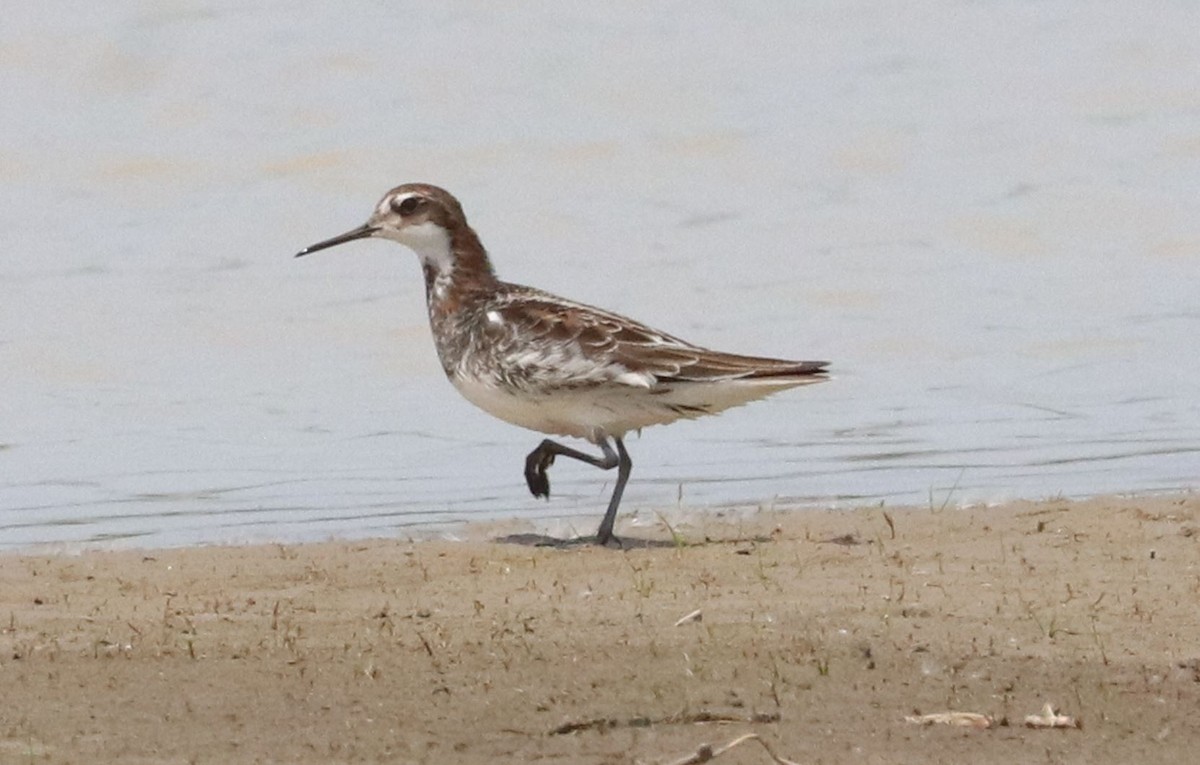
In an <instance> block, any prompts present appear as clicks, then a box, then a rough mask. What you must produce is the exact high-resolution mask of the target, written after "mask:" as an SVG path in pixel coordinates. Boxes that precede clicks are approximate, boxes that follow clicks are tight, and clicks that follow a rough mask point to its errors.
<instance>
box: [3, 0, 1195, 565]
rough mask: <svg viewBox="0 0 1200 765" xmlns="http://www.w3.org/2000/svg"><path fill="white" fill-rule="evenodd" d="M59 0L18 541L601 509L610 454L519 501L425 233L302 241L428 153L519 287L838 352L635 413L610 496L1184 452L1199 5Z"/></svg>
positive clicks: (1149, 479) (757, 489)
mask: <svg viewBox="0 0 1200 765" xmlns="http://www.w3.org/2000/svg"><path fill="white" fill-rule="evenodd" d="M47 8H48V7H47ZM418 8H419V12H418ZM41 9H42V6H41V5H39V4H35V3H17V4H11V7H8V8H6V10H5V21H4V24H3V25H0V93H2V94H3V99H2V100H3V108H2V109H0V244H2V247H0V400H2V401H3V408H2V410H0V411H2V415H0V548H14V547H21V546H28V545H45V544H49V545H58V544H67V545H74V544H78V543H90V544H95V543H98V542H108V543H119V544H130V543H133V544H145V545H177V544H191V543H198V542H218V541H247V540H264V539H273V540H301V539H313V538H322V537H326V536H329V535H341V536H362V535H377V534H385V535H387V534H405V533H409V531H410V530H412V529H413V528H414V527H421V528H428V527H430V525H431V524H432V525H435V526H436V525H439V524H446V523H452V522H456V521H459V520H463V519H490V518H502V517H526V518H531V519H535V520H536V521H537V522H538V523H539V524H542V525H547V524H550V525H557V526H558V527H562V526H575V527H577V528H579V529H580V530H581V531H590V530H591V529H592V527H593V526H594V525H595V524H596V523H597V522H598V520H599V517H600V514H601V510H602V507H603V504H604V501H605V499H606V492H607V491H608V488H609V485H608V484H607V483H606V481H607V480H608V479H610V478H611V477H610V476H608V475H607V474H601V473H599V472H598V471H595V470H593V469H591V468H588V467H586V466H581V465H575V464H572V463H569V462H567V463H561V464H559V465H558V466H557V467H556V468H555V471H554V473H553V478H554V481H555V483H554V489H555V497H554V499H553V500H552V501H551V502H550V503H546V502H543V501H538V500H535V499H533V498H532V497H530V496H529V495H528V493H527V492H526V490H525V487H524V482H523V480H522V478H521V466H522V464H523V459H524V455H525V453H526V452H527V451H528V450H529V449H531V448H533V446H535V445H536V443H537V441H538V439H539V438H540V436H538V435H536V434H533V433H530V432H526V431H522V430H520V429H517V428H514V427H511V426H508V425H504V424H503V423H499V422H495V421H493V420H491V419H489V418H488V417H487V416H486V415H484V414H482V413H479V412H477V411H475V410H473V409H472V408H471V407H470V405H468V404H467V403H465V402H464V401H462V400H461V399H460V398H459V397H458V396H457V394H456V393H455V392H454V391H453V389H452V388H451V387H450V385H449V384H448V383H447V382H446V381H445V380H444V379H443V378H442V376H441V372H440V370H439V368H438V366H437V363H436V361H435V358H434V354H433V349H432V345H431V343H430V340H429V338H428V330H427V328H426V326H425V318H424V305H423V287H422V284H421V277H420V273H419V268H418V267H417V264H416V261H415V257H414V256H412V255H411V254H410V253H408V252H407V251H406V250H403V249H402V248H400V247H399V246H396V245H392V244H389V243H386V242H369V243H361V244H356V245H352V246H347V247H344V248H340V249H338V250H333V251H329V252H326V253H321V254H320V255H314V256H313V257H311V258H306V259H305V260H303V261H294V260H292V257H291V256H292V254H293V253H294V252H295V251H296V250H297V249H299V248H300V247H302V246H304V245H307V244H309V243H311V242H313V241H316V240H317V239H321V238H324V237H326V236H329V235H332V234H335V233H339V232H341V231H343V230H345V229H347V228H350V227H352V226H354V225H357V224H359V223H360V222H361V221H362V220H363V219H364V218H365V217H366V215H367V214H368V212H369V211H370V208H371V206H372V205H373V204H374V202H375V201H376V199H377V197H378V196H379V195H380V194H381V193H382V192H383V191H384V190H385V189H387V188H388V187H390V186H392V185H395V184H397V183H400V182H403V181H410V180H424V181H430V182H434V183H438V184H440V185H443V186H446V187H447V188H449V189H451V190H452V191H454V192H455V193H456V194H457V195H458V196H459V197H460V198H461V199H462V200H463V202H464V204H465V205H466V208H467V211H468V214H469V215H470V217H471V220H472V222H473V224H474V225H475V227H476V228H477V230H478V231H479V232H480V233H481V235H482V237H483V239H484V241H485V243H487V244H488V246H489V248H490V249H491V252H492V255H493V257H494V259H495V261H496V263H497V266H498V269H499V271H500V273H501V275H502V276H505V277H507V278H509V279H511V280H514V281H519V282H530V283H535V284H537V285H538V286H542V287H545V288H548V289H551V290H553V291H556V292H560V293H563V294H566V295H568V296H571V297H574V298H576V299H581V300H585V301H587V302H592V303H598V304H601V305H604V306H606V307H610V308H613V309H615V310H619V311H622V312H625V313H629V314H631V315H634V316H636V317H638V318H640V319H643V320H645V321H648V322H650V323H651V324H655V325H658V326H660V327H662V328H663V329H665V330H668V331H671V332H674V333H677V334H680V335H683V336H685V337H687V338H689V339H692V340H695V341H697V342H701V343H704V344H707V345H711V346H715V347H719V348H727V349H730V350H733V349H739V350H743V351H745V352H747V353H759V354H772V355H782V356H795V357H803V358H828V359H831V360H833V361H834V363H835V373H836V375H837V379H836V380H834V381H833V382H830V383H828V384H826V385H822V386H817V387H814V388H808V389H801V390H797V391H792V392H789V393H785V394H783V395H780V396H778V397H777V398H775V399H773V400H771V401H769V402H765V403H760V404H757V405H753V406H750V407H747V408H744V409H741V410H737V411H734V412H730V413H728V414H726V415H725V416H723V417H720V418H716V419H710V420H705V421H700V422H690V423H681V424H678V425H675V426H672V427H671V428H666V429H651V430H648V431H646V433H645V434H644V437H643V438H642V439H634V440H633V441H631V442H630V444H629V445H630V449H631V452H632V455H633V459H634V465H635V467H634V473H633V481H632V482H631V484H630V489H629V491H628V493H627V495H626V500H625V504H624V509H626V510H627V511H632V510H638V509H640V510H642V511H643V512H647V513H652V512H653V511H654V510H655V509H657V508H664V507H667V508H670V507H675V506H676V504H677V502H678V499H679V495H680V493H681V492H682V496H683V501H684V503H685V504H687V505H688V506H692V507H700V508H704V507H712V506H718V505H723V504H729V503H741V504H750V505H755V504H767V503H784V502H789V503H790V502H795V503H801V504H808V503H814V504H819V505H828V504H844V503H858V502H868V501H869V502H876V501H880V500H883V501H886V502H888V503H908V502H917V503H924V502H927V501H929V498H930V495H931V493H932V495H933V496H934V497H935V498H936V501H938V502H941V501H943V500H944V499H946V498H950V499H951V501H953V502H976V501H994V500H1001V499H1005V498H1010V497H1014V496H1021V497H1041V496H1046V495H1053V494H1060V493H1061V494H1067V495H1076V494H1091V493H1099V492H1111V491H1139V492H1140V491H1158V490H1168V489H1179V488H1194V487H1196V485H1197V483H1198V480H1197V476H1198V475H1200V472H1198V470H1197V467H1198V465H1200V297H1198V296H1200V65H1198V64H1197V62H1200V35H1197V34H1196V30H1197V29H1200V7H1198V6H1197V5H1196V4H1195V3H1185V2H1179V3H1171V2H1149V3H1139V4H1127V3H1125V4H1122V3H1112V4H1098V3H1090V2H1060V3H1054V2H1049V3H989V2H965V1H963V0H959V1H956V2H941V3H936V2H935V3H924V4H919V5H918V6H917V7H904V8H902V7H901V6H898V5H890V4H882V5H880V4H873V3H861V4H855V3H847V2H844V1H843V0H833V1H831V2H826V3H804V4H794V3H783V2H780V3H777V4H771V3H760V4H757V5H755V6H754V7H753V8H749V9H746V8H741V9H735V8H734V7H733V6H730V5H729V4H725V3H716V2H713V3H701V4H697V3H694V2H688V3H674V4H659V5H657V6H655V8H654V9H653V10H647V9H646V8H645V7H644V6H643V4H639V3H627V4H618V5H616V6H612V5H599V6H596V7H595V8H594V9H591V10H586V9H576V10H568V9H567V8H565V7H563V5H562V4H560V3H553V2H546V3H527V4H521V5H520V6H518V7H515V8H513V7H506V8H504V9H501V8H499V7H492V6H489V5H487V4H447V5H444V6H443V5H439V4H434V5H433V6H430V5H429V4H423V5H420V6H417V5H412V4H403V3H397V4H379V3H366V2H363V3H344V4H323V3H304V2H300V3H296V2H290V3H274V4H272V3H261V4H256V5H254V6H253V8H250V7H248V6H246V5H245V4H243V3H235V2H207V3H206V2H174V3H171V2H167V3H141V2H111V3H103V4H95V5H94V6H89V5H82V6H78V7H75V8H74V9H73V11H72V13H71V14H69V15H68V14H65V13H63V12H61V11H56V10H41Z"/></svg>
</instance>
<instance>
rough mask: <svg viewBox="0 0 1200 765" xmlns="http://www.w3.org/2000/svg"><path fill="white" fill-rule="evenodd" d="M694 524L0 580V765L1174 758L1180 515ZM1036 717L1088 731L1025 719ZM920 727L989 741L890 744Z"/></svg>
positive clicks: (1183, 648) (144, 564)
mask: <svg viewBox="0 0 1200 765" xmlns="http://www.w3.org/2000/svg"><path fill="white" fill-rule="evenodd" d="M693 521H694V522H693V523H690V524H677V525H675V526H674V527H672V528H666V527H665V526H663V527H661V528H658V529H652V528H638V529H626V533H627V542H628V543H629V544H630V549H626V550H611V549H595V548H591V547H586V546H572V547H565V548H554V547H537V546H533V545H532V544H530V543H529V542H530V539H529V538H527V537H521V536H519V535H514V534H511V532H512V531H513V529H511V528H507V529H505V528H499V527H491V528H477V529H474V530H473V531H472V534H473V535H474V536H476V537H477V539H478V541H465V542H445V541H419V542H412V541H400V540H377V541H367V542H329V543H322V544H309V545H297V546H279V545H265V546H253V547H203V548H193V549H171V550H140V551H120V552H87V553H83V554H79V555H56V554H37V555H7V556H3V557H0V582H2V583H3V587H2V588H0V605H2V606H3V610H2V611H0V625H2V633H0V687H3V688H4V691H5V694H4V695H5V703H4V705H3V706H2V707H0V762H3V763H9V762H20V763H26V762H28V763H41V762H47V763H59V762H123V763H192V762H200V763H203V762H295V763H331V762H376V761H387V762H466V763H476V762H478V763H483V762H498V761H499V762H516V761H530V760H547V761H551V762H596V763H599V762H630V761H636V762H647V763H658V762H662V763H668V762H675V761H679V760H681V759H682V758H686V757H688V756H689V755H697V752H698V748H699V747H701V745H703V744H705V743H711V744H713V745H715V746H718V747H719V746H720V745H722V744H724V743H727V742H729V741H732V740H734V739H736V738H737V737H739V736H741V735H742V734H745V733H751V732H752V733H756V734H758V736H760V737H761V739H762V740H763V741H764V742H766V743H768V744H769V745H770V747H771V749H772V750H773V751H774V752H775V753H776V754H777V755H778V756H780V757H783V758H787V759H788V760H791V761H794V762H798V763H816V762H850V761H853V762H887V763H897V762H914V763H915V762H920V763H930V762H996V763H1000V762H1003V763H1012V762H1033V761H1036V762H1080V763H1083V762H1088V763H1097V762H1114V763H1116V762H1122V763H1127V762H1151V761H1153V762H1172V761H1179V762H1183V761H1190V760H1191V759H1192V757H1193V756H1194V753H1195V752H1196V751H1197V750H1198V748H1200V716H1198V715H1197V714H1196V710H1197V709H1200V605H1198V604H1200V498H1198V497H1196V496H1193V495H1174V496H1160V497H1149V498H1134V499H1126V498H1119V497H1106V498H1097V499H1092V500H1088V501H1083V502H1067V501H1045V502H1039V503H1025V502H1017V503H1012V504H1006V505H1003V506H999V507H989V508H969V509H950V508H937V507H931V508H878V507H877V508H864V509H860V510H854V511H828V512H826V511H796V512H771V513H767V512H762V513H754V514H748V515H737V516H734V515H727V516H724V517H721V516H716V515H713V514H707V515H705V514H698V515H696V516H694V517H693ZM620 531H621V528H620V526H619V527H618V532H620ZM497 535H500V536H501V537H502V538H501V539H500V541H494V539H493V538H494V537H496V536H497ZM504 535H509V536H506V537H505V536H504ZM647 541H648V542H650V544H638V543H639V542H647ZM697 611H699V615H698V616H694V617H693V618H691V619H684V617H686V616H688V615H689V614H694V612H697ZM681 620H682V621H681ZM1046 703H1050V704H1052V705H1053V706H1054V707H1056V708H1058V709H1059V710H1060V711H1061V712H1062V713H1063V714H1065V715H1069V716H1071V717H1074V718H1076V719H1077V720H1078V721H1080V722H1081V723H1082V728H1079V729H1076V728H1070V729H1063V730H1039V729H1033V728H1028V727H1025V725H1024V724H1023V720H1024V718H1025V716H1026V715H1028V714H1032V713H1036V712H1038V711H1039V710H1041V709H1042V707H1043V705H1044V704H1046ZM943 711H958V712H973V713H979V714H981V715H986V716H988V718H990V720H991V723H992V724H991V727H988V728H969V727H954V726H949V725H928V726H922V725H918V724H914V723H911V722H908V721H906V717H910V716H914V715H919V714H928V713H935V712H943ZM702 755H703V753H700V755H697V759H696V761H700V759H702ZM717 759H718V761H721V762H729V763H735V762H744V763H755V762H763V763H767V762H770V759H769V757H768V754H767V753H766V751H765V750H763V749H761V748H759V747H758V746H757V745H756V744H755V743H754V742H748V743H747V744H746V745H744V746H740V747H737V748H736V749H734V750H731V751H729V752H727V753H725V754H722V755H720V756H719V757H718V758H717Z"/></svg>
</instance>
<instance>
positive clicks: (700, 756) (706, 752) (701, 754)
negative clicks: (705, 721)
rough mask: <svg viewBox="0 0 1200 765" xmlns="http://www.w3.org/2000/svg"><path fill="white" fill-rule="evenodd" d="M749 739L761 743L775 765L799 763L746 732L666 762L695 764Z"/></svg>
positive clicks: (721, 753)
mask: <svg viewBox="0 0 1200 765" xmlns="http://www.w3.org/2000/svg"><path fill="white" fill-rule="evenodd" d="M751 740H753V741H757V742H758V743H760V744H762V748H763V749H765V750H766V751H767V756H769V757H770V758H771V760H772V761H773V762H774V763H775V765H799V764H798V763H795V762H792V761H791V760H785V759H784V758H782V757H780V756H779V755H777V754H775V752H774V751H772V749H771V747H770V745H768V744H767V742H766V741H763V740H762V739H761V738H759V737H758V734H757V733H747V734H745V735H744V736H738V737H737V738H735V739H734V740H733V741H730V742H729V743H728V744H726V745H725V746H722V747H718V748H716V749H713V746H712V744H701V745H700V748H699V749H697V750H696V751H695V752H693V753H692V754H689V755H688V756H686V757H683V758H682V759H678V760H672V761H671V762H670V763H668V765H695V764H696V763H699V762H708V761H709V760H712V759H715V758H717V757H720V756H721V755H723V754H725V753H726V752H728V751H729V750H730V749H733V748H734V747H735V746H739V745H741V744H744V743H745V742H747V741H751Z"/></svg>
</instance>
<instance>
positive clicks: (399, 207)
mask: <svg viewBox="0 0 1200 765" xmlns="http://www.w3.org/2000/svg"><path fill="white" fill-rule="evenodd" d="M422 201H423V200H422V199H421V198H420V197H405V198H404V201H402V202H400V203H399V204H396V203H395V202H392V209H393V210H395V211H396V212H398V213H400V214H401V215H412V214H413V213H415V212H416V211H417V208H418V207H420V206H421V202H422Z"/></svg>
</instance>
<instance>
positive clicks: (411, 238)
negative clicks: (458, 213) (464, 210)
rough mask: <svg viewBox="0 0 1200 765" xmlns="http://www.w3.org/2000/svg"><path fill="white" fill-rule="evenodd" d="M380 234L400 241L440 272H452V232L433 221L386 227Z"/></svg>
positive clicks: (385, 237) (424, 262)
mask: <svg viewBox="0 0 1200 765" xmlns="http://www.w3.org/2000/svg"><path fill="white" fill-rule="evenodd" d="M379 236H380V237H382V238H384V239H391V240H392V241H393V242H399V243H400V244H402V245H404V246H405V247H407V248H409V249H410V250H412V251H413V252H415V253H417V257H419V258H420V259H421V263H422V264H423V265H426V266H430V267H432V268H433V269H434V271H435V272H437V273H440V274H448V273H450V270H451V268H452V267H453V265H454V255H453V253H452V252H451V249H450V232H449V231H447V230H446V229H445V228H443V227H442V226H439V225H438V224H436V223H434V222H433V221H429V220H427V221H425V222H424V223H415V224H413V225H410V226H405V227H404V228H401V229H398V230H397V229H392V228H388V227H384V228H382V229H380V231H379Z"/></svg>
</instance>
